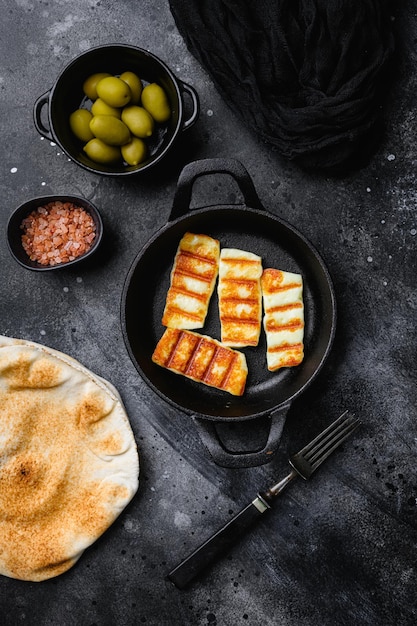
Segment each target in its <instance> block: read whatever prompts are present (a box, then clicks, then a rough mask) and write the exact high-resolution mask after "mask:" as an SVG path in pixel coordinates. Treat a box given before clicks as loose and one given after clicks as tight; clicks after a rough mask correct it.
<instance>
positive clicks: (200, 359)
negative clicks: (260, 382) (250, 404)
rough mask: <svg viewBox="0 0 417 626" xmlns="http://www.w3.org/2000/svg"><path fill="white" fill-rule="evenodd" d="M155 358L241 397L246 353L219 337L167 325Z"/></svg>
mask: <svg viewBox="0 0 417 626" xmlns="http://www.w3.org/2000/svg"><path fill="white" fill-rule="evenodd" d="M152 361H153V362H154V363H156V364H157V365H160V366H161V367H165V368H166V369H168V370H170V371H171V372H174V373H176V374H182V375H183V376H186V377H187V378H191V380H194V381H196V382H200V383H204V384H205V385H209V386H210V387H216V388H217V389H220V390H222V391H227V392H228V393H230V394H232V395H234V396H241V395H242V394H243V392H244V390H245V385H246V378H247V375H248V368H247V364H246V358H245V355H244V354H243V353H241V352H238V351H237V350H232V349H231V348H228V347H226V346H224V345H222V344H221V343H220V342H219V341H217V340H216V339H213V338H212V337H208V336H207V335H200V334H198V333H195V332H192V331H189V330H180V329H178V328H167V329H166V330H165V332H164V334H163V335H162V337H161V339H160V340H159V342H158V344H157V346H156V348H155V350H154V353H153V355H152Z"/></svg>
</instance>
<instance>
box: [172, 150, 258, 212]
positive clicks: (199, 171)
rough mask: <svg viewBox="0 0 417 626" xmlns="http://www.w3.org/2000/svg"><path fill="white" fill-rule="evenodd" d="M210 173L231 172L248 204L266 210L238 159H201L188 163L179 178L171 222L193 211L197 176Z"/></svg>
mask: <svg viewBox="0 0 417 626" xmlns="http://www.w3.org/2000/svg"><path fill="white" fill-rule="evenodd" d="M210 174H229V175H230V176H232V178H233V179H234V180H235V182H236V183H237V184H238V187H239V189H240V191H241V193H242V195H243V198H244V201H245V204H246V206H249V207H251V208H254V209H259V210H264V208H263V206H262V204H261V202H260V200H259V198H258V194H257V193H256V190H255V186H254V184H253V182H252V179H251V177H250V176H249V174H248V172H247V170H246V168H245V167H244V166H243V165H242V163H241V162H240V161H238V160H237V159H200V160H199V161H193V162H192V163H188V164H187V165H186V166H185V167H184V169H183V170H182V172H181V174H180V175H179V178H178V183H177V189H176V191H175V195H174V202H173V205H172V209H171V215H170V216H169V220H168V221H170V222H172V221H174V220H176V219H178V218H179V217H182V216H183V215H186V214H187V213H188V212H189V211H191V210H192V209H191V206H190V205H191V198H192V191H193V185H194V183H195V181H196V180H197V178H200V177H201V176H207V175H210Z"/></svg>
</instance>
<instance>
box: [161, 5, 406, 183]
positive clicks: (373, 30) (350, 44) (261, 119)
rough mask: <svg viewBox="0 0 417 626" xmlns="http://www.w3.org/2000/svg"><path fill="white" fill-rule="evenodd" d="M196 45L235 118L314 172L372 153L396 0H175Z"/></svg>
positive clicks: (186, 34)
mask: <svg viewBox="0 0 417 626" xmlns="http://www.w3.org/2000/svg"><path fill="white" fill-rule="evenodd" d="M170 8H171V12H172V15H173V17H174V19H175V22H176V25H177V28H178V30H179V32H180V34H181V35H182V36H183V38H184V40H185V42H186V45H187V47H188V49H189V50H190V51H191V53H192V54H193V55H194V56H195V57H196V58H197V59H198V60H199V62H200V63H201V64H202V65H203V67H204V68H205V69H206V70H207V72H208V73H209V75H210V76H211V78H212V80H213V82H214V84H215V85H216V88H217V89H218V91H219V93H220V94H221V96H222V97H223V98H224V99H225V101H226V102H227V103H228V105H229V106H230V107H231V109H232V110H234V111H235V112H236V114H237V115H238V116H239V117H240V118H241V119H242V120H243V121H244V122H245V124H246V125H247V126H248V127H250V128H252V129H253V130H254V131H255V132H256V133H258V134H259V136H260V137H261V138H262V139H263V140H265V141H267V142H268V143H270V144H271V145H273V146H275V147H276V149H277V150H278V152H279V153H280V154H281V155H282V156H284V157H286V158H288V159H291V160H295V161H296V162H298V163H299V164H300V165H302V166H305V167H307V168H310V169H324V170H328V171H331V170H334V171H337V170H340V171H344V170H347V169H348V168H349V169H350V168H351V167H354V166H355V162H358V160H359V159H361V157H363V156H364V154H365V153H366V152H367V151H368V152H369V151H372V149H373V148H371V146H372V145H373V138H374V136H375V135H377V134H378V132H379V127H378V120H379V117H380V111H381V104H382V101H383V98H384V95H385V94H386V93H387V91H388V82H387V81H388V72H387V70H388V68H389V67H390V66H391V65H392V63H390V60H391V59H392V53H393V51H394V35H393V28H392V19H391V15H390V8H391V7H390V6H389V3H388V0H170Z"/></svg>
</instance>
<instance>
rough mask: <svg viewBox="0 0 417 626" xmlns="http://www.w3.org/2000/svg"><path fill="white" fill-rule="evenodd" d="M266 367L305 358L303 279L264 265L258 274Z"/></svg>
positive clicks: (282, 365)
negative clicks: (259, 274) (261, 300)
mask: <svg viewBox="0 0 417 626" xmlns="http://www.w3.org/2000/svg"><path fill="white" fill-rule="evenodd" d="M261 285H262V297H263V305H264V318H263V325H264V330H265V334H266V343H267V353H266V358H267V366H268V370H270V371H275V370H277V369H279V368H281V367H292V366H295V365H299V364H300V363H301V362H302V360H303V358H304V302H303V279H302V277H301V275H300V274H294V273H292V272H283V271H281V270H277V269H265V270H264V271H263V274H262V278H261Z"/></svg>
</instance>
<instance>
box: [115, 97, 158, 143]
mask: <svg viewBox="0 0 417 626" xmlns="http://www.w3.org/2000/svg"><path fill="white" fill-rule="evenodd" d="M122 121H123V122H124V123H125V124H126V126H127V127H128V129H129V130H130V132H131V133H133V134H134V135H136V137H141V138H142V139H144V138H146V137H150V136H151V135H152V133H153V130H154V121H153V117H152V116H151V115H150V113H148V111H147V110H146V109H144V108H143V107H138V106H137V105H136V104H133V105H132V106H130V105H129V106H127V107H125V108H124V109H123V111H122Z"/></svg>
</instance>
